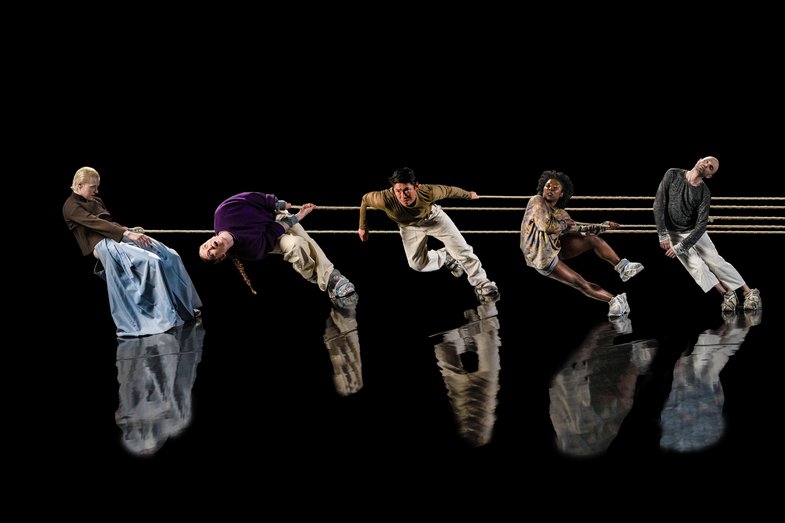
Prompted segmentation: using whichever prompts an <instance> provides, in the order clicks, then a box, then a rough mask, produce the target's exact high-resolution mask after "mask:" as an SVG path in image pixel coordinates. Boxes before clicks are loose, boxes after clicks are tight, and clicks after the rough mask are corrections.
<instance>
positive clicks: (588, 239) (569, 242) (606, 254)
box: [561, 234, 621, 267]
mask: <svg viewBox="0 0 785 523" xmlns="http://www.w3.org/2000/svg"><path fill="white" fill-rule="evenodd" d="M590 249H592V250H594V253H595V254H596V255H597V256H599V257H600V258H601V259H603V260H605V261H606V262H608V263H610V264H611V265H613V266H614V267H615V266H616V265H617V264H618V263H619V261H620V260H621V258H620V257H619V255H618V254H616V251H614V250H613V248H612V247H611V246H610V245H609V244H608V242H606V241H605V240H603V239H602V238H600V237H599V236H596V235H593V234H590V235H588V236H582V235H580V234H565V235H564V236H562V237H561V254H562V258H574V257H576V256H578V255H579V254H583V253H584V252H586V251H588V250H590Z"/></svg>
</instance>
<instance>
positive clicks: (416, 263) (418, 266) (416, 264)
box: [409, 259, 426, 272]
mask: <svg viewBox="0 0 785 523" xmlns="http://www.w3.org/2000/svg"><path fill="white" fill-rule="evenodd" d="M425 264H426V262H424V261H422V260H419V259H418V260H409V267H411V268H412V269H414V270H415V271H417V272H421V271H422V270H423V268H424V267H425Z"/></svg>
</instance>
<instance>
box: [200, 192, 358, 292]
mask: <svg viewBox="0 0 785 523" xmlns="http://www.w3.org/2000/svg"><path fill="white" fill-rule="evenodd" d="M291 207H292V204H291V203H289V202H287V201H284V200H279V199H277V198H276V196H275V195H274V194H265V193H261V192H242V193H239V194H235V195H234V196H231V197H229V198H227V199H226V200H224V201H223V202H222V203H221V204H220V205H219V206H218V208H217V209H216V210H215V220H214V228H215V236H213V237H212V238H210V239H209V240H207V241H206V242H204V243H203V244H202V245H201V246H200V247H199V257H200V258H201V259H202V260H204V261H206V262H208V263H218V262H221V261H223V260H225V259H226V258H230V259H231V260H232V261H233V262H234V264H235V265H236V266H237V268H238V270H239V271H240V274H241V275H242V276H243V279H244V280H245V283H246V284H247V285H248V287H249V288H250V289H251V292H253V293H254V294H256V290H255V289H254V288H253V285H252V283H251V281H250V279H249V278H248V275H247V274H246V272H245V268H244V267H243V264H242V262H243V261H259V260H262V259H263V258H265V257H266V256H267V255H268V254H271V253H272V254H280V255H282V256H283V258H284V260H286V261H288V262H289V263H291V264H292V267H293V268H294V270H295V271H297V272H298V273H299V274H300V275H301V276H302V277H303V278H305V279H306V280H308V281H310V282H311V283H315V284H316V285H318V286H319V289H320V290H322V291H326V292H327V294H328V296H329V297H330V298H331V299H335V298H342V297H345V296H348V295H350V294H352V293H353V292H355V289H354V285H353V284H352V282H350V281H349V280H348V279H347V278H346V277H345V276H343V275H342V274H341V273H340V272H339V271H338V269H336V268H335V267H334V266H333V263H332V262H331V261H330V260H329V259H328V258H327V256H326V255H325V254H324V252H323V251H322V249H321V248H320V247H319V245H318V244H317V243H316V242H315V241H314V240H313V238H311V237H310V236H309V235H308V233H307V232H305V229H303V226H302V225H300V223H299V222H300V220H302V219H303V218H305V217H306V216H308V215H309V214H310V213H311V211H313V210H314V209H315V208H316V205H314V204H312V203H306V204H305V205H303V206H302V207H301V208H300V211H299V212H298V213H297V214H290V213H289V212H288V211H287V209H290V208H291Z"/></svg>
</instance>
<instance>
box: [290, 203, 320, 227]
mask: <svg viewBox="0 0 785 523" xmlns="http://www.w3.org/2000/svg"><path fill="white" fill-rule="evenodd" d="M289 206H290V207H291V204H289ZM314 209H316V205H315V204H313V203H304V204H303V205H302V206H301V207H300V212H298V213H297V221H298V222H299V221H302V219H303V218H305V217H306V216H308V215H309V214H311V211H313V210H314Z"/></svg>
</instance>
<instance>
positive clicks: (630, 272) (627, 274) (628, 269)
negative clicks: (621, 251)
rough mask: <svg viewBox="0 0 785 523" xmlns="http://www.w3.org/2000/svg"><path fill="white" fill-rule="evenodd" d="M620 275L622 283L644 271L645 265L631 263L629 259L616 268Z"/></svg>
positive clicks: (625, 259)
mask: <svg viewBox="0 0 785 523" xmlns="http://www.w3.org/2000/svg"><path fill="white" fill-rule="evenodd" d="M615 269H616V271H618V273H619V277H620V278H621V281H627V280H629V279H630V278H632V277H633V276H635V275H636V274H638V273H639V272H641V271H642V270H643V264H641V263H638V262H631V261H629V260H628V259H627V258H624V259H622V260H621V261H619V263H618V264H617V265H616V267H615Z"/></svg>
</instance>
